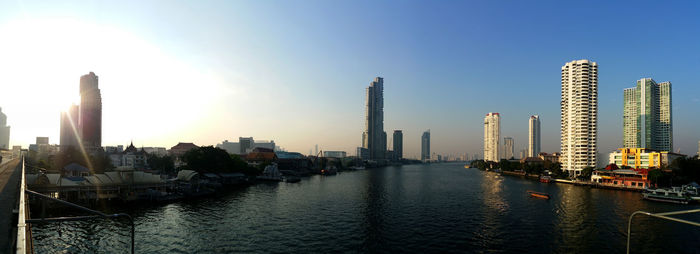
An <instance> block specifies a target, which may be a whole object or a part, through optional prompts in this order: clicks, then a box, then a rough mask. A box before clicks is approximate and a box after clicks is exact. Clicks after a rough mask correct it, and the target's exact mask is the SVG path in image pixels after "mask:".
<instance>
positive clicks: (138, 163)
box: [108, 142, 148, 169]
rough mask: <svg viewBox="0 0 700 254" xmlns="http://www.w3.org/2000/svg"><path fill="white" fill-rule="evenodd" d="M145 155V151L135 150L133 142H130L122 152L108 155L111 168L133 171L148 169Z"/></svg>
mask: <svg viewBox="0 0 700 254" xmlns="http://www.w3.org/2000/svg"><path fill="white" fill-rule="evenodd" d="M146 155H147V153H146V151H145V150H144V149H143V148H141V149H140V150H139V149H138V148H136V147H135V146H134V142H131V144H129V146H127V147H126V149H124V151H121V152H115V153H108V157H109V160H110V161H111V162H112V166H115V167H128V168H133V169H145V168H147V167H148V164H147V162H146V160H147V157H146Z"/></svg>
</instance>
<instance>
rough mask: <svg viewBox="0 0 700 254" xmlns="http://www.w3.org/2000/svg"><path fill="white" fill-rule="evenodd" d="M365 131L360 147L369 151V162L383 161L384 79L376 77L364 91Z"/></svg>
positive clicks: (384, 141) (384, 133)
mask: <svg viewBox="0 0 700 254" xmlns="http://www.w3.org/2000/svg"><path fill="white" fill-rule="evenodd" d="M365 110H366V112H365V131H364V132H363V133H362V147H364V148H367V149H368V150H369V157H370V159H371V160H377V159H384V156H385V154H386V132H384V78H381V77H376V78H375V79H374V81H372V83H370V85H369V87H367V90H366V104H365Z"/></svg>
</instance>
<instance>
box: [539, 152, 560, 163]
mask: <svg viewBox="0 0 700 254" xmlns="http://www.w3.org/2000/svg"><path fill="white" fill-rule="evenodd" d="M537 157H539V158H540V159H542V160H543V161H550V162H553V163H557V162H560V161H559V159H560V157H561V153H552V154H548V153H539V154H538V155H537Z"/></svg>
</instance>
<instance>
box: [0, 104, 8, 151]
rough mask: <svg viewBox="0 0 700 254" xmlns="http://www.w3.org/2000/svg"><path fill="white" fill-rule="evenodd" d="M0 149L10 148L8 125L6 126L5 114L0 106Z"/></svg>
mask: <svg viewBox="0 0 700 254" xmlns="http://www.w3.org/2000/svg"><path fill="white" fill-rule="evenodd" d="M0 149H10V126H7V115H5V113H2V108H0Z"/></svg>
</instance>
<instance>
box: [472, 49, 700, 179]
mask: <svg viewBox="0 0 700 254" xmlns="http://www.w3.org/2000/svg"><path fill="white" fill-rule="evenodd" d="M623 95H624V108H623V111H624V114H623V144H622V147H623V148H620V149H618V150H617V151H614V152H612V153H610V154H609V163H610V164H615V165H617V166H619V167H625V168H631V169H632V171H634V170H635V169H638V171H639V172H640V173H639V174H642V173H641V172H642V170H647V169H650V168H661V167H663V166H664V165H669V163H670V162H672V161H673V159H675V158H677V157H680V156H682V155H680V154H675V153H673V152H672V151H673V117H672V106H671V105H672V100H671V98H672V97H671V82H660V83H657V82H656V81H654V80H653V79H651V78H643V79H640V80H638V81H637V85H636V87H633V88H627V89H624V91H623ZM560 105H561V129H560V130H561V140H560V144H561V150H560V151H561V152H560V153H555V154H553V155H557V156H556V157H558V158H557V159H556V161H557V162H560V163H561V164H562V169H563V170H566V171H568V173H569V175H570V176H571V177H576V176H578V175H580V174H581V171H582V170H583V169H584V168H586V167H596V165H597V161H599V160H602V158H598V156H599V153H598V143H597V135H598V64H597V63H596V62H593V61H589V60H576V61H571V62H568V63H566V64H564V66H562V68H561V104H560ZM500 121H501V115H500V114H499V113H488V114H487V115H486V117H485V118H484V160H487V161H499V160H500V159H510V158H511V157H514V154H513V149H514V148H513V146H514V144H513V143H514V141H513V139H512V138H510V137H505V138H504V140H503V148H501V144H500ZM528 129H529V132H528V146H527V158H536V157H540V159H542V160H544V159H545V158H543V157H546V156H552V155H547V154H544V153H542V152H541V143H540V139H541V133H540V118H539V116H537V115H533V116H530V118H529V121H528ZM698 147H699V148H698V150H699V151H698V154H700V143H699V144H698ZM521 157H522V155H521ZM527 158H524V159H527ZM549 159H552V158H549ZM620 170H626V169H620ZM625 174H627V175H629V172H625ZM645 177H646V176H645Z"/></svg>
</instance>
